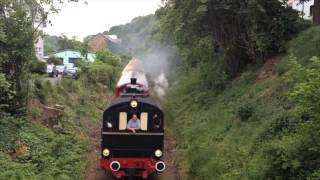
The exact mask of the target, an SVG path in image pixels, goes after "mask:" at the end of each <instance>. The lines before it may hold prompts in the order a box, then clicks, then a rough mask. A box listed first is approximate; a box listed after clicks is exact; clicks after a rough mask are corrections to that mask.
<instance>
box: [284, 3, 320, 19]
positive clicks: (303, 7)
mask: <svg viewBox="0 0 320 180" xmlns="http://www.w3.org/2000/svg"><path fill="white" fill-rule="evenodd" d="M288 5H289V6H290V7H292V8H293V9H295V10H297V11H299V12H300V13H301V16H302V17H304V18H306V19H311V18H312V12H311V9H312V6H313V5H314V0H310V1H308V2H305V3H300V0H289V1H288Z"/></svg>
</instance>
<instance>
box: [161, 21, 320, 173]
mask: <svg viewBox="0 0 320 180" xmlns="http://www.w3.org/2000/svg"><path fill="white" fill-rule="evenodd" d="M311 29H314V27H312V28H311ZM312 33H313V31H312V30H307V31H306V32H303V33H301V34H300V35H299V36H298V37H297V38H296V39H294V40H293V42H295V41H297V39H300V38H302V37H307V36H309V37H310V35H311V34H312ZM301 36H302V37H301ZM301 43H302V44H301V45H299V47H298V46H293V47H290V49H293V48H296V49H299V48H300V47H301V48H302V47H303V46H304V45H303V43H306V44H308V43H309V41H303V42H302V41H301ZM290 44H294V43H290ZM197 46H198V45H197ZM310 48H311V49H309V50H308V51H306V52H307V53H309V52H313V53H311V54H308V55H304V54H301V56H299V57H300V58H301V57H306V56H308V57H310V58H309V60H307V61H306V60H303V61H301V59H299V58H296V57H293V56H291V57H290V56H288V57H285V58H288V60H283V61H281V62H282V63H283V64H281V65H278V66H284V67H281V68H283V70H278V74H279V75H282V76H280V77H277V78H274V79H267V80H263V81H254V79H253V80H252V78H253V77H255V74H256V72H255V71H253V72H252V69H249V70H248V71H246V72H244V73H242V74H241V76H240V77H237V78H236V79H234V80H233V81H232V82H225V85H224V89H223V91H219V93H211V92H212V90H206V89H205V88H203V86H202V83H200V82H201V81H202V79H201V78H199V77H201V76H197V74H200V73H201V71H195V70H194V69H195V68H191V70H190V68H189V69H187V70H188V74H187V75H186V74H185V73H181V72H180V73H181V74H178V78H177V80H176V82H173V85H172V87H171V89H170V91H169V93H168V95H167V96H168V100H167V102H166V103H165V106H164V107H165V109H166V115H167V119H170V121H169V122H167V123H168V124H169V125H168V127H170V128H172V129H174V131H175V134H176V138H177V141H178V149H179V151H180V152H181V154H182V156H183V158H181V161H182V162H181V163H180V166H181V167H180V168H181V169H182V170H183V171H182V172H183V174H182V176H183V179H318V177H319V169H320V163H319V162H320V161H319V157H320V151H319V149H320V143H319V142H320V138H319V137H320V134H319V132H320V125H319V124H320V113H319V112H320V109H319V107H320V104H319V102H320V99H319V97H320V94H319V93H320V90H319V89H320V84H319V83H320V74H319V70H320V60H319V58H318V57H312V56H313V55H316V54H317V52H318V51H317V50H316V49H317V48H318V47H317V46H310ZM301 53H302V51H301ZM206 56H207V54H206V55H203V57H206ZM195 57H197V56H195ZM311 57H312V58H311ZM191 60H192V58H191V59H190V61H189V62H192V61H191ZM218 62H219V61H218ZM196 66H199V67H205V66H202V64H201V63H197V65H196ZM280 71H281V72H280ZM193 72H195V73H193ZM204 74H206V73H204ZM202 78H203V77H202ZM247 79H249V81H247ZM207 80H208V79H207ZM197 85H198V86H199V87H202V88H200V89H201V90H199V89H197V87H196V86H197ZM199 97H201V98H199ZM201 99H202V100H201ZM200 100H201V101H200ZM239 119H240V121H239ZM251 119H254V120H251ZM195 134H196V136H195Z"/></svg>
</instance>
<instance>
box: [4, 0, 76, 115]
mask: <svg viewBox="0 0 320 180" xmlns="http://www.w3.org/2000/svg"><path fill="white" fill-rule="evenodd" d="M71 1H77V0H71ZM55 2H62V1H61V0H10V1H8V0H0V73H1V74H4V76H5V80H6V81H7V82H8V83H9V84H10V92H15V94H14V96H12V98H9V99H8V98H5V99H7V100H8V102H6V104H8V108H6V109H7V111H8V112H10V113H15V114H16V113H19V112H22V113H23V112H24V111H23V110H24V107H25V106H26V104H27V94H28V85H29V82H28V74H29V70H30V69H29V68H28V67H29V64H30V62H31V60H32V59H35V49H34V40H35V39H36V37H37V36H38V35H39V34H41V32H38V29H37V27H38V26H36V27H35V23H34V22H35V19H37V18H39V19H40V24H42V23H46V21H47V14H48V13H50V12H52V11H55V12H56V11H58V10H57V9H56V8H55V7H54V6H51V8H50V10H49V11H47V12H45V11H44V8H43V7H44V6H46V5H53V4H55ZM6 92H7V91H6ZM6 96H7V94H5V93H1V94H0V99H3V98H2V97H6Z"/></svg>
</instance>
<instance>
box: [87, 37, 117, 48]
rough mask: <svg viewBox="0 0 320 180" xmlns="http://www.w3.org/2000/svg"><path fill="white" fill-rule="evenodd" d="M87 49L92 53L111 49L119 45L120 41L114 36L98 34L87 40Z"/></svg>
mask: <svg viewBox="0 0 320 180" xmlns="http://www.w3.org/2000/svg"><path fill="white" fill-rule="evenodd" d="M88 44H89V48H90V50H91V51H92V52H97V51H99V50H102V49H113V48H114V47H117V46H119V45H120V44H121V39H118V38H117V36H116V35H105V34H102V33H99V34H97V35H94V36H92V37H91V38H90V40H89V43H88Z"/></svg>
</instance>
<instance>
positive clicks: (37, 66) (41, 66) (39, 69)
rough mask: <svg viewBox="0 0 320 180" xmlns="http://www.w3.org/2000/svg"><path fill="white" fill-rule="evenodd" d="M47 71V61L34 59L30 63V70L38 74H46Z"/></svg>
mask: <svg viewBox="0 0 320 180" xmlns="http://www.w3.org/2000/svg"><path fill="white" fill-rule="evenodd" d="M46 71H47V63H45V62H41V61H38V60H34V61H32V62H31V64H30V72H31V73H36V74H45V73H46Z"/></svg>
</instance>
